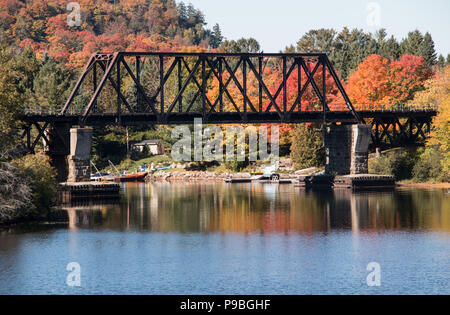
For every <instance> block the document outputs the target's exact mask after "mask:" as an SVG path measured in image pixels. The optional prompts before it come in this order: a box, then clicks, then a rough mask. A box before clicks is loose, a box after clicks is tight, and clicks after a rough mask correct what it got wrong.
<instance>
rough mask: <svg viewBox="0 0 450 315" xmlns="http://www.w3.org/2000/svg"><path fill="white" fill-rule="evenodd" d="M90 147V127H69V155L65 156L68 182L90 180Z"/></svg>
mask: <svg viewBox="0 0 450 315" xmlns="http://www.w3.org/2000/svg"><path fill="white" fill-rule="evenodd" d="M91 147H92V129H91V128H72V129H70V155H69V156H68V157H67V164H68V178H67V181H68V182H88V181H90V178H91V165H90V162H91Z"/></svg>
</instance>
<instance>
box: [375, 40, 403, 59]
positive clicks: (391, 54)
mask: <svg viewBox="0 0 450 315" xmlns="http://www.w3.org/2000/svg"><path fill="white" fill-rule="evenodd" d="M378 44H379V46H378V54H379V55H381V56H382V57H383V58H387V59H390V60H398V59H399V58H400V55H401V51H400V44H399V43H398V42H397V40H396V39H395V37H394V36H391V37H390V38H389V39H388V40H383V41H381V42H378Z"/></svg>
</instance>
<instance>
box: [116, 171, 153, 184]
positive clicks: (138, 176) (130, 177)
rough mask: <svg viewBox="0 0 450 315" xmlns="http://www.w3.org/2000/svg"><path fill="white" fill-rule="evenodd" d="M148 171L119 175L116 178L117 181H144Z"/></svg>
mask: <svg viewBox="0 0 450 315" xmlns="http://www.w3.org/2000/svg"><path fill="white" fill-rule="evenodd" d="M147 174H148V172H138V173H134V174H126V175H122V176H118V177H116V178H115V179H114V181H116V182H144V181H145V177H146V176H147Z"/></svg>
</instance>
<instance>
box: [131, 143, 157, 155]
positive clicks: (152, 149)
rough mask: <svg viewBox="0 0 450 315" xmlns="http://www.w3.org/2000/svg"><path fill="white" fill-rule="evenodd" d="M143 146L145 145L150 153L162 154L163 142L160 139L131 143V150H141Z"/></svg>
mask: <svg viewBox="0 0 450 315" xmlns="http://www.w3.org/2000/svg"><path fill="white" fill-rule="evenodd" d="M145 147H147V149H148V152H149V154H150V155H163V154H164V143H163V142H162V140H143V141H141V142H137V143H133V144H132V145H131V148H132V150H133V151H135V152H143V151H144V148H145Z"/></svg>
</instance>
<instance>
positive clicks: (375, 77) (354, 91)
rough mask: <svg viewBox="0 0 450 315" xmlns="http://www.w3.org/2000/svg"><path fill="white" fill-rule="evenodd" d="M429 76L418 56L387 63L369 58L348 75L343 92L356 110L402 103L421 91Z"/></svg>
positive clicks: (423, 61)
mask: <svg viewBox="0 0 450 315" xmlns="http://www.w3.org/2000/svg"><path fill="white" fill-rule="evenodd" d="M431 75H432V72H431V70H430V69H429V68H428V67H427V65H426V63H425V60H424V59H423V58H422V57H417V56H412V55H403V56H402V57H401V58H400V60H392V61H391V60H388V59H386V58H383V57H381V56H379V55H370V56H369V57H367V59H366V60H364V61H363V62H362V63H361V64H360V65H359V66H358V69H357V70H356V71H355V72H353V73H352V74H351V75H350V78H349V80H348V83H347V86H346V90H347V93H348V95H349V97H350V98H351V100H352V102H353V104H354V105H355V107H357V108H358V109H371V108H372V107H377V106H378V107H381V106H382V107H384V108H386V107H393V106H396V105H398V104H404V103H406V102H407V101H409V100H411V99H412V98H413V97H414V93H415V92H417V91H420V90H423V89H424V83H425V81H426V80H428V79H429V78H430V77H431Z"/></svg>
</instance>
